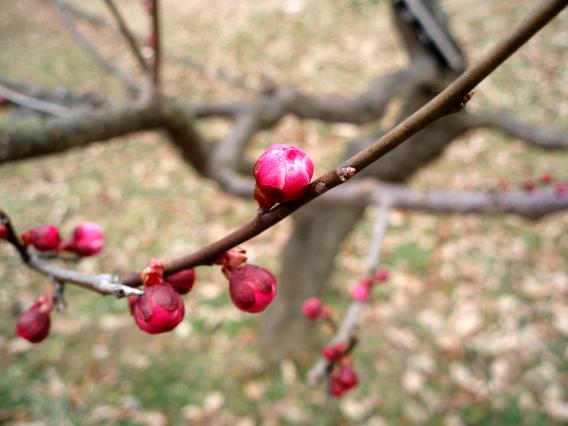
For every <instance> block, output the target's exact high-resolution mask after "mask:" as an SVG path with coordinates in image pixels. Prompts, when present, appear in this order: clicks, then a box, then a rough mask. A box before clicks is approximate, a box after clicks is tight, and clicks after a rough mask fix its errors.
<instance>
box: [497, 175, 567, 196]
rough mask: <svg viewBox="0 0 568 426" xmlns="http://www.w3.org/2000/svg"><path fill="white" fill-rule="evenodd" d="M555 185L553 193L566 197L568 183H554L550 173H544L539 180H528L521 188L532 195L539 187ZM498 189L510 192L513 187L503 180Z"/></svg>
mask: <svg viewBox="0 0 568 426" xmlns="http://www.w3.org/2000/svg"><path fill="white" fill-rule="evenodd" d="M552 184H553V191H554V194H555V195H556V196H557V197H558V198H561V197H564V196H565V195H566V194H568V183H567V182H558V181H557V182H554V177H553V176H552V174H551V173H550V172H548V171H545V172H543V173H542V174H541V175H540V177H539V178H538V179H535V180H527V181H525V182H523V183H522V184H521V185H520V187H521V188H522V190H523V191H525V192H527V193H529V194H531V193H533V192H534V191H536V189H537V188H538V186H549V185H552ZM497 189H498V190H499V191H503V192H504V191H508V190H510V189H511V185H510V183H509V182H507V181H506V180H502V181H501V182H499V183H498V184H497Z"/></svg>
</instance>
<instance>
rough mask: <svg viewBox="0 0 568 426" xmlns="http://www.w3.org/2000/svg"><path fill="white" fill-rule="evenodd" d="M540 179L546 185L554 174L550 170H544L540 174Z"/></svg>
mask: <svg viewBox="0 0 568 426" xmlns="http://www.w3.org/2000/svg"><path fill="white" fill-rule="evenodd" d="M540 181H541V182H542V183H543V184H545V185H547V184H549V183H550V182H552V175H551V174H550V172H543V173H542V175H540Z"/></svg>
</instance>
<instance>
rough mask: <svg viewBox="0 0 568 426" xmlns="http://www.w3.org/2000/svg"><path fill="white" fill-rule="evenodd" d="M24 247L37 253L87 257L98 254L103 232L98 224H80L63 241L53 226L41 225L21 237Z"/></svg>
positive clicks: (103, 238)
mask: <svg viewBox="0 0 568 426" xmlns="http://www.w3.org/2000/svg"><path fill="white" fill-rule="evenodd" d="M21 238H22V242H23V243H24V245H26V246H33V247H34V248H35V249H36V250H37V251H42V252H61V251H67V252H71V253H74V254H76V255H77V256H81V257H87V256H94V255H96V254H99V253H100V252H101V251H102V250H103V249H104V246H105V237H104V232H103V230H102V228H101V227H100V225H99V224H97V223H94V222H88V221H84V222H81V223H80V224H79V225H77V226H76V227H75V228H74V229H73V233H72V234H71V237H70V238H68V239H66V240H63V239H62V238H61V234H60V232H59V229H58V228H57V226H55V225H43V226H39V227H37V228H33V229H28V230H27V231H25V232H24V233H23V234H22V236H21Z"/></svg>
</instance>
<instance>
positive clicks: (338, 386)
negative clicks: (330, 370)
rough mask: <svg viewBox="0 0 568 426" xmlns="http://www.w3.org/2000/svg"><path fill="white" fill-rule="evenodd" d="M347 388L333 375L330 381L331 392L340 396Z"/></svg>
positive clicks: (337, 396)
mask: <svg viewBox="0 0 568 426" xmlns="http://www.w3.org/2000/svg"><path fill="white" fill-rule="evenodd" d="M345 391H346V389H345V387H344V386H343V384H342V383H341V381H339V380H338V379H337V378H334V377H333V376H332V378H331V381H330V382H329V394H330V395H332V396H335V397H336V398H339V397H340V396H342V395H343V394H344V393H345Z"/></svg>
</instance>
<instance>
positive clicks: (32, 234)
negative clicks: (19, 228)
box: [22, 225, 61, 251]
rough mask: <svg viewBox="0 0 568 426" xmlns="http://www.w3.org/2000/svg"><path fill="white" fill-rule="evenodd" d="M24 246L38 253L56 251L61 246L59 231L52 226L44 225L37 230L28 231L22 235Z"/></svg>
mask: <svg viewBox="0 0 568 426" xmlns="http://www.w3.org/2000/svg"><path fill="white" fill-rule="evenodd" d="M22 241H23V243H24V244H25V245H30V244H31V245H32V246H34V247H35V248H36V249H37V250H39V251H52V250H57V249H58V248H59V245H60V244H61V236H60V235H59V229H57V227H56V226H54V225H44V226H40V227H39V228H34V229H28V230H27V231H26V232H24V233H23V234H22Z"/></svg>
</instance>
